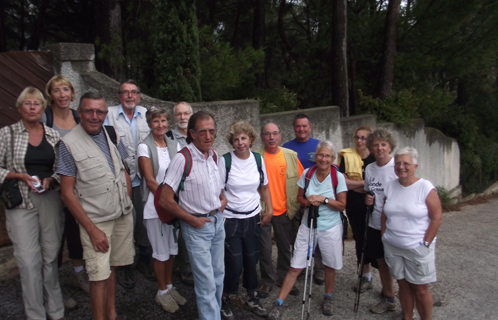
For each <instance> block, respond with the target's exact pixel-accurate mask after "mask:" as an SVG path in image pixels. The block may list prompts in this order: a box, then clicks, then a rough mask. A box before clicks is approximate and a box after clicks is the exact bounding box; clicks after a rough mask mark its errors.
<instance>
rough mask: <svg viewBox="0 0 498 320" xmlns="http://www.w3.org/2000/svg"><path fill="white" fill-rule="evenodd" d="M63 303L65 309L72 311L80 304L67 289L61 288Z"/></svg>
mask: <svg viewBox="0 0 498 320" xmlns="http://www.w3.org/2000/svg"><path fill="white" fill-rule="evenodd" d="M61 293H62V302H63V303H64V309H66V310H71V309H74V308H76V306H77V305H78V303H77V302H76V301H75V300H74V299H73V298H72V297H71V296H70V295H69V293H68V292H67V290H66V288H64V287H61Z"/></svg>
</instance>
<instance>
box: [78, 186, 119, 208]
mask: <svg viewBox="0 0 498 320" xmlns="http://www.w3.org/2000/svg"><path fill="white" fill-rule="evenodd" d="M76 195H77V196H78V198H80V199H81V204H82V206H83V209H84V210H85V212H86V213H87V214H90V215H91V214H94V215H98V216H108V215H112V214H113V213H114V211H115V206H116V205H117V203H116V201H115V196H117V190H116V189H115V187H114V186H113V183H112V182H111V183H106V184H104V185H101V186H97V187H92V188H86V189H77V188H76Z"/></svg>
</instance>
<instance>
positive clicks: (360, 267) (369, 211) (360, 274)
mask: <svg viewBox="0 0 498 320" xmlns="http://www.w3.org/2000/svg"><path fill="white" fill-rule="evenodd" d="M367 193H368V194H369V195H371V196H374V197H375V193H374V192H373V191H368V192H367ZM374 204H375V199H374ZM374 204H373V205H369V206H367V216H366V217H365V232H364V236H363V244H362V247H361V258H360V264H359V265H358V272H357V273H358V282H357V283H356V299H355V302H354V309H353V310H354V313H357V312H358V307H359V306H360V294H361V292H360V286H361V278H362V277H363V260H364V259H365V249H366V248H367V231H368V221H369V220H370V215H371V214H372V211H373V207H374Z"/></svg>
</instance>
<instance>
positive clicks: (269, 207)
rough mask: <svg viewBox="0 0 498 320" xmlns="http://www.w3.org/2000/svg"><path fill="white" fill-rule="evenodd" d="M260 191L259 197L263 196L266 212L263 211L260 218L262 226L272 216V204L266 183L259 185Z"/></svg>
mask: <svg viewBox="0 0 498 320" xmlns="http://www.w3.org/2000/svg"><path fill="white" fill-rule="evenodd" d="M260 192H261V198H263V201H264V202H265V204H266V212H264V213H263V219H262V220H261V225H262V226H264V225H265V224H268V223H269V222H270V221H271V218H273V204H272V202H271V194H270V187H268V185H266V186H261V188H260Z"/></svg>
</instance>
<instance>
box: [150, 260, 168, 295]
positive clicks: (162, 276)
mask: <svg viewBox="0 0 498 320" xmlns="http://www.w3.org/2000/svg"><path fill="white" fill-rule="evenodd" d="M170 260H171V259H170ZM154 273H155V274H156V278H157V282H159V290H166V261H159V260H156V259H154Z"/></svg>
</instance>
